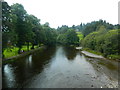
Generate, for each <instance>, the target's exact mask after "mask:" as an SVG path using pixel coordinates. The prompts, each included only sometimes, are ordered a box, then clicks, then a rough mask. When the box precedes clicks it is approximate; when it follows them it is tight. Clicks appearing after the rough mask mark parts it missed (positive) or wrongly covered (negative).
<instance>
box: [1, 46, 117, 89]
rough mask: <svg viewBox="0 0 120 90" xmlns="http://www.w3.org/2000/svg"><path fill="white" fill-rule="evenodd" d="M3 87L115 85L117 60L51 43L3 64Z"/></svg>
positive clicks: (112, 86) (111, 86)
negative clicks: (100, 57) (88, 54)
mask: <svg viewBox="0 0 120 90" xmlns="http://www.w3.org/2000/svg"><path fill="white" fill-rule="evenodd" d="M2 77H3V78H2V82H3V85H2V86H3V88H116V87H118V62H117V61H113V60H112V61H111V60H107V59H95V58H90V57H86V56H84V55H83V54H82V53H81V52H80V51H79V50H76V49H75V48H74V47H66V46H56V47H48V48H45V49H44V50H42V51H38V52H35V53H34V54H32V55H29V56H26V57H24V58H20V59H18V60H15V61H14V62H11V63H9V64H5V65H3V66H2Z"/></svg>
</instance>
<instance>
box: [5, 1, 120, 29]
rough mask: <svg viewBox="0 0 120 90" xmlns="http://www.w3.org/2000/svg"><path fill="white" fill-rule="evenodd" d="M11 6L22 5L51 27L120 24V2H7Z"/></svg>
mask: <svg viewBox="0 0 120 90" xmlns="http://www.w3.org/2000/svg"><path fill="white" fill-rule="evenodd" d="M5 1H6V2H8V4H9V5H12V4H15V3H20V4H22V5H23V6H24V9H25V10H26V11H27V13H28V14H32V15H35V16H36V17H37V18H39V19H40V20H41V21H40V23H41V24H44V23H45V22H49V24H50V27H52V28H57V27H58V26H62V25H68V26H72V25H80V23H85V24H86V23H89V22H91V21H98V20H99V19H102V20H106V21H107V22H109V23H111V24H118V2H119V0H5Z"/></svg>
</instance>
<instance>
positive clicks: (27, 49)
mask: <svg viewBox="0 0 120 90" xmlns="http://www.w3.org/2000/svg"><path fill="white" fill-rule="evenodd" d="M27 51H29V42H27Z"/></svg>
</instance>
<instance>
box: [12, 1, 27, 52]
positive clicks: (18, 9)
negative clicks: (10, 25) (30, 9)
mask: <svg viewBox="0 0 120 90" xmlns="http://www.w3.org/2000/svg"><path fill="white" fill-rule="evenodd" d="M11 8H12V12H13V14H14V15H16V16H17V22H16V33H17V35H18V41H17V46H18V47H19V50H18V53H20V50H21V48H22V45H24V43H25V39H26V38H25V35H26V34H27V30H26V29H25V28H26V27H25V24H26V22H25V16H26V13H27V12H26V11H25V10H24V7H23V6H22V5H21V4H18V3H16V4H14V5H12V6H11Z"/></svg>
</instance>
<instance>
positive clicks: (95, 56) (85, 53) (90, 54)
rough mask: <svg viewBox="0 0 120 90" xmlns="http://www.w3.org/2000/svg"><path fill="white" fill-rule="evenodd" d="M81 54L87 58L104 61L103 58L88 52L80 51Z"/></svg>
mask: <svg viewBox="0 0 120 90" xmlns="http://www.w3.org/2000/svg"><path fill="white" fill-rule="evenodd" d="M81 52H82V53H83V54H84V55H86V56H88V57H93V58H101V59H104V57H103V56H102V55H97V54H93V53H90V52H87V51H81Z"/></svg>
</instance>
